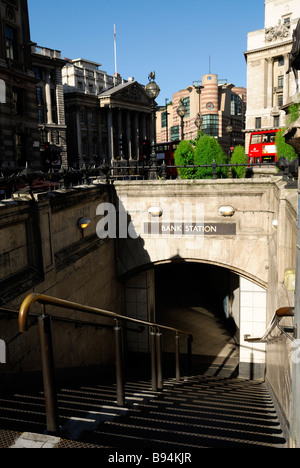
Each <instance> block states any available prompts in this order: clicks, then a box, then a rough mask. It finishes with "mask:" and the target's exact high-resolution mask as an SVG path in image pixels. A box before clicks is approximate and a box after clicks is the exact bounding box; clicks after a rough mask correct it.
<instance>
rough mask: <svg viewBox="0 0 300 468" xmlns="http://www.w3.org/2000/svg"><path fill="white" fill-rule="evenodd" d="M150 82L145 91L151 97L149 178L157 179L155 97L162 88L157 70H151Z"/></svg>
mask: <svg viewBox="0 0 300 468" xmlns="http://www.w3.org/2000/svg"><path fill="white" fill-rule="evenodd" d="M148 79H149V83H148V84H147V86H146V88H145V91H146V93H147V96H148V97H149V98H150V99H151V101H152V103H151V126H150V135H151V137H150V139H151V148H152V149H151V167H150V174H149V179H150V180H155V179H156V178H157V174H156V152H155V145H156V102H155V99H156V98H157V97H158V96H159V93H160V89H159V86H158V85H157V84H156V83H155V72H151V73H150V75H149V76H148Z"/></svg>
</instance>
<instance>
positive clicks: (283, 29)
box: [265, 20, 291, 42]
mask: <svg viewBox="0 0 300 468" xmlns="http://www.w3.org/2000/svg"><path fill="white" fill-rule="evenodd" d="M290 30H291V27H290V25H289V24H284V23H281V20H279V21H278V24H277V25H276V26H272V27H271V28H266V29H265V37H266V42H273V41H276V40H277V39H285V38H287V37H289V36H290Z"/></svg>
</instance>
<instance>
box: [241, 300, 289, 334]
mask: <svg viewBox="0 0 300 468" xmlns="http://www.w3.org/2000/svg"><path fill="white" fill-rule="evenodd" d="M294 314H295V309H294V307H282V308H281V309H278V310H277V311H276V312H275V314H274V316H273V318H272V320H271V322H270V324H269V326H268V328H267V329H266V331H265V333H264V334H263V336H261V337H260V338H251V337H250V335H244V340H245V341H246V342H248V343H273V342H274V341H277V340H279V339H280V338H281V336H282V335H285V336H286V337H287V338H288V339H289V340H292V341H293V340H294V338H296V336H297V330H296V329H295V327H286V326H282V325H280V322H281V320H282V319H283V318H284V317H294ZM276 329H277V331H276V333H275V334H273V332H274V331H275V330H276ZM278 330H279V332H280V333H279V334H278Z"/></svg>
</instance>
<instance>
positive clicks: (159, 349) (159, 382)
mask: <svg viewBox="0 0 300 468" xmlns="http://www.w3.org/2000/svg"><path fill="white" fill-rule="evenodd" d="M156 355H157V388H158V390H162V389H163V377H162V333H161V331H160V329H159V328H158V329H157V332H156Z"/></svg>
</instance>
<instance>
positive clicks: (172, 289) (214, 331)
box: [125, 260, 267, 379]
mask: <svg viewBox="0 0 300 468" xmlns="http://www.w3.org/2000/svg"><path fill="white" fill-rule="evenodd" d="M125 303H126V314H127V315H129V316H131V317H135V318H138V319H141V320H145V321H150V322H154V321H155V322H156V323H158V324H162V325H167V326H171V327H174V328H177V329H181V330H183V331H186V332H190V333H192V334H193V337H194V341H193V344H192V353H193V369H192V370H193V372H194V373H197V374H204V373H207V374H209V375H219V374H220V373H222V376H223V375H224V376H226V377H228V376H232V377H235V376H237V375H239V377H243V378H249V379H252V378H253V379H257V378H262V377H263V376H264V372H265V345H263V344H249V343H247V342H245V340H244V335H246V334H250V335H252V336H262V335H263V333H264V332H265V329H266V325H267V323H266V309H267V291H266V290H265V289H263V288H262V287H260V286H258V285H257V284H255V283H253V282H252V281H249V280H248V279H246V278H244V277H242V276H239V275H238V274H236V273H234V272H233V271H231V270H230V269H228V268H223V267H220V266H217V265H213V264H205V263H198V262H189V261H184V260H180V261H172V262H168V263H161V264H157V265H151V266H150V265H149V266H148V269H146V270H144V271H143V272H140V273H138V274H135V275H134V276H132V277H131V278H130V279H128V280H127V281H126V284H125ZM180 344H181V351H182V359H183V361H184V359H185V358H186V351H187V342H186V340H185V339H184V338H182V339H181V341H180ZM126 345H127V349H128V351H129V352H133V353H139V354H140V355H143V354H145V353H148V352H149V349H150V345H149V335H148V332H147V330H146V329H142V328H141V327H139V328H136V327H133V326H131V327H129V328H128V329H127V333H126ZM163 351H164V354H165V357H166V358H167V361H171V356H172V359H174V351H175V340H174V336H169V335H168V334H166V333H164V339H163ZM142 359H143V358H142ZM170 369H171V372H173V365H172V364H170ZM168 370H169V368H167V369H166V371H167V372H168ZM183 371H184V369H183Z"/></svg>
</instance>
